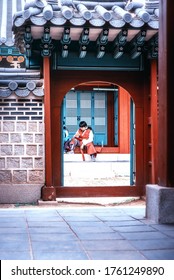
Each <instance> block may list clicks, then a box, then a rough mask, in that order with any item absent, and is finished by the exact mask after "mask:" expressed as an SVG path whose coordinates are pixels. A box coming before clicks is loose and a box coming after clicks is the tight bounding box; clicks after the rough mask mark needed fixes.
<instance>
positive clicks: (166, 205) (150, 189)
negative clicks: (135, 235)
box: [146, 185, 174, 224]
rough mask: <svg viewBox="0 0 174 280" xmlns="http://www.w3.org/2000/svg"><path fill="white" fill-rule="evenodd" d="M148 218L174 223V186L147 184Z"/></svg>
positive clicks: (157, 221) (162, 222)
mask: <svg viewBox="0 0 174 280" xmlns="http://www.w3.org/2000/svg"><path fill="white" fill-rule="evenodd" d="M146 218H147V219H149V220H153V221H155V222H156V223H160V224H169V223H170V224H171V223H174V188H167V187H160V186H158V185H147V186H146Z"/></svg>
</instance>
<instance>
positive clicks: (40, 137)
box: [35, 134, 43, 143]
mask: <svg viewBox="0 0 174 280" xmlns="http://www.w3.org/2000/svg"><path fill="white" fill-rule="evenodd" d="M35 143H43V134H36V135H35Z"/></svg>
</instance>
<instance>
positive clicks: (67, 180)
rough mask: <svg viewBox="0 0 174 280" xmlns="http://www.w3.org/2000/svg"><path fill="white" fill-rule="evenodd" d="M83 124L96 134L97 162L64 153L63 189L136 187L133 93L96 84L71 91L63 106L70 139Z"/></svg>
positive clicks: (86, 155) (63, 116)
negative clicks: (131, 95)
mask: <svg viewBox="0 0 174 280" xmlns="http://www.w3.org/2000/svg"><path fill="white" fill-rule="evenodd" d="M82 120H84V121H86V123H87V124H88V125H89V126H90V127H92V129H93V131H94V145H95V147H96V148H97V151H98V153H97V157H96V161H95V162H91V160H90V156H89V155H88V154H85V161H83V159H82V155H81V153H80V152H79V149H75V150H74V152H65V151H63V180H62V181H63V186H66V187H71V186H76V187H78V186H89V187H90V186H91V187H92V186H130V185H135V174H136V172H135V164H134V162H135V160H134V159H135V106H134V102H133V100H132V98H131V97H130V95H129V93H128V92H127V91H125V90H124V89H123V88H121V87H119V86H116V85H112V86H109V87H108V85H107V84H104V83H102V85H101V84H100V85H99V84H98V83H96V84H95V83H94V82H93V84H92V85H91V84H90V83H88V84H85V86H79V87H76V88H72V89H70V91H69V92H67V94H66V95H65V97H64V100H63V103H62V127H66V128H67V129H68V133H69V135H68V137H69V139H72V137H73V136H74V134H75V132H76V131H77V129H78V126H79V123H80V121H82ZM62 138H63V137H62ZM62 142H64V140H63V141H62ZM63 144H64V143H62V146H63Z"/></svg>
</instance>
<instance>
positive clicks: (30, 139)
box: [23, 133, 33, 143]
mask: <svg viewBox="0 0 174 280" xmlns="http://www.w3.org/2000/svg"><path fill="white" fill-rule="evenodd" d="M23 141H24V142H25V143H33V134H31V133H24V135H23Z"/></svg>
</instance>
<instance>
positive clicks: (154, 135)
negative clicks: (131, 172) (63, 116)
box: [150, 60, 158, 184]
mask: <svg viewBox="0 0 174 280" xmlns="http://www.w3.org/2000/svg"><path fill="white" fill-rule="evenodd" d="M157 106H158V97H157V62H156V60H153V61H152V62H151V114H150V115H151V144H152V146H151V161H152V174H151V178H152V184H157V183H158V182H157V165H158V108H157Z"/></svg>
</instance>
